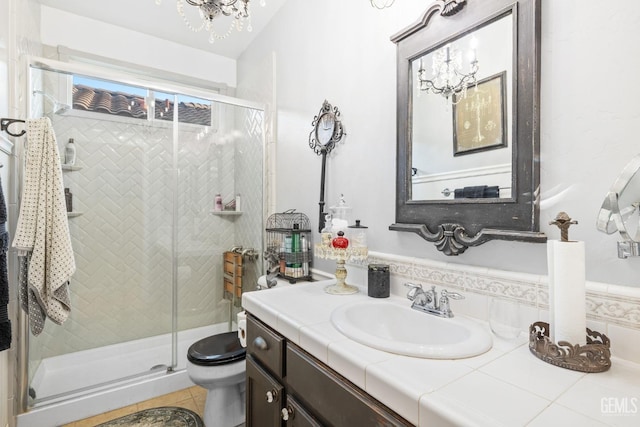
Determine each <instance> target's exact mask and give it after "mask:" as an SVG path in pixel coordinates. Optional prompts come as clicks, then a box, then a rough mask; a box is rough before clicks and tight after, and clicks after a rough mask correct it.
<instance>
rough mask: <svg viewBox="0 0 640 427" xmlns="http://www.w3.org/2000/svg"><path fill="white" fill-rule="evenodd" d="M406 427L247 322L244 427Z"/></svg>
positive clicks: (293, 347) (372, 401)
mask: <svg viewBox="0 0 640 427" xmlns="http://www.w3.org/2000/svg"><path fill="white" fill-rule="evenodd" d="M411 425H412V424H410V423H409V422H407V421H406V420H404V419H403V418H402V417H400V416H399V415H397V414H396V413H395V412H393V411H391V410H390V409H389V408H387V407H386V406H384V405H383V404H382V403H380V402H378V401H377V400H375V399H374V398H372V397H371V396H369V395H368V394H367V393H365V392H364V391H362V390H360V389H359V388H358V387H356V386H355V385H353V384H352V383H351V382H350V381H349V380H347V379H346V378H344V377H342V376H340V375H339V374H338V373H337V372H335V371H333V370H332V369H331V368H329V367H328V366H326V365H324V364H323V363H322V362H320V361H318V360H317V359H315V358H314V357H313V356H311V355H310V354H308V353H307V352H305V351H304V350H303V349H302V348H300V347H298V346H297V345H295V344H293V343H290V342H287V341H286V340H285V339H284V337H282V336H281V335H279V334H278V333H277V332H276V331H274V330H272V329H271V328H269V327H268V326H267V325H265V324H264V323H262V322H260V321H259V320H258V319H256V318H255V317H253V316H251V315H249V316H248V317H247V422H246V426H247V427H258V426H259V427H263V426H264V427H285V426H286V427H290V426H295V427H318V426H336V427H352V426H381V427H382V426H388V427H405V426H411Z"/></svg>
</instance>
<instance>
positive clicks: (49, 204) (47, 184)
mask: <svg viewBox="0 0 640 427" xmlns="http://www.w3.org/2000/svg"><path fill="white" fill-rule="evenodd" d="M26 127H27V149H26V164H25V169H24V181H23V188H22V200H21V205H20V215H19V217H18V226H17V229H16V236H15V239H14V240H13V247H14V248H16V249H18V250H20V251H25V252H27V254H29V255H30V257H28V258H27V259H29V262H28V271H27V273H28V277H27V284H28V290H29V292H28V294H29V296H35V298H36V300H37V304H38V305H39V306H40V308H41V310H42V312H43V313H44V314H46V316H47V317H49V318H50V319H51V320H52V321H54V322H55V323H57V324H62V323H63V322H64V321H65V320H67V318H68V317H69V313H70V312H71V306H70V298H69V279H70V278H71V275H72V274H73V273H74V272H75V270H76V264H75V259H74V257H73V248H72V247H71V237H70V235H69V223H68V219H67V209H66V204H65V198H64V184H63V182H62V169H61V167H60V153H59V152H58V144H57V143H56V137H55V133H54V131H53V127H52V126H51V121H50V120H49V118H47V117H44V118H41V119H35V120H27V124H26ZM28 305H29V307H31V306H32V305H34V304H33V303H32V301H29V304H28ZM24 306H25V302H24V301H23V307H24ZM32 311H33V310H32V309H31V308H30V309H29V316H30V317H31V316H32V315H33V316H36V317H37V316H38V313H36V312H33V313H32ZM36 311H37V310H36ZM34 320H35V319H34ZM41 323H42V324H43V323H44V319H41ZM34 327H35V328H34ZM41 330H42V325H40V326H39V327H38V326H36V325H35V324H34V325H32V332H33V333H34V334H36V335H37V334H38V333H40V332H41Z"/></svg>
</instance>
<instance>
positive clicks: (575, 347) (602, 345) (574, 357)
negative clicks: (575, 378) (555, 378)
mask: <svg viewBox="0 0 640 427" xmlns="http://www.w3.org/2000/svg"><path fill="white" fill-rule="evenodd" d="M610 344H611V341H610V340H609V338H608V337H607V336H606V335H604V334H601V333H600V332H596V331H592V330H591V329H589V328H587V344H586V345H579V344H571V343H569V342H567V341H559V342H558V343H557V344H556V343H554V342H553V341H551V339H550V338H549V324H548V323H546V322H535V323H533V324H531V326H529V350H530V351H531V353H533V355H534V356H536V357H537V358H538V359H540V360H542V361H544V362H547V363H550V364H552V365H555V366H559V367H561V368H565V369H571V370H572V371H579V372H588V373H595V372H604V371H606V370H608V369H609V368H610V367H611V350H610Z"/></svg>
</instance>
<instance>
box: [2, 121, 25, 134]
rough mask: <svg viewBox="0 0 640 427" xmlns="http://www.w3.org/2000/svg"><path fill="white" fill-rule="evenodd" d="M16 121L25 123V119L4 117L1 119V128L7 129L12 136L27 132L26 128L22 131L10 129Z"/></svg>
mask: <svg viewBox="0 0 640 427" xmlns="http://www.w3.org/2000/svg"><path fill="white" fill-rule="evenodd" d="M14 123H24V120H20V119H6V118H2V119H0V130H2V131H5V132H6V133H8V134H9V135H11V136H16V137H18V136H22V135H24V134H25V133H27V131H26V130H24V129H23V130H22V132H20V133H13V132H11V131H10V130H9V126H11V125H12V124H14Z"/></svg>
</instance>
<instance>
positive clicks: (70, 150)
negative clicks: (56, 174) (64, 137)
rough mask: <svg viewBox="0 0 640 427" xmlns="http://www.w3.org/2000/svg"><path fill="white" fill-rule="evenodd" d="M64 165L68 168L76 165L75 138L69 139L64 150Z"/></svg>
mask: <svg viewBox="0 0 640 427" xmlns="http://www.w3.org/2000/svg"><path fill="white" fill-rule="evenodd" d="M64 163H65V164H66V165H68V166H73V165H75V163H76V145H75V144H74V143H73V138H69V142H67V146H66V147H65V148H64Z"/></svg>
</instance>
